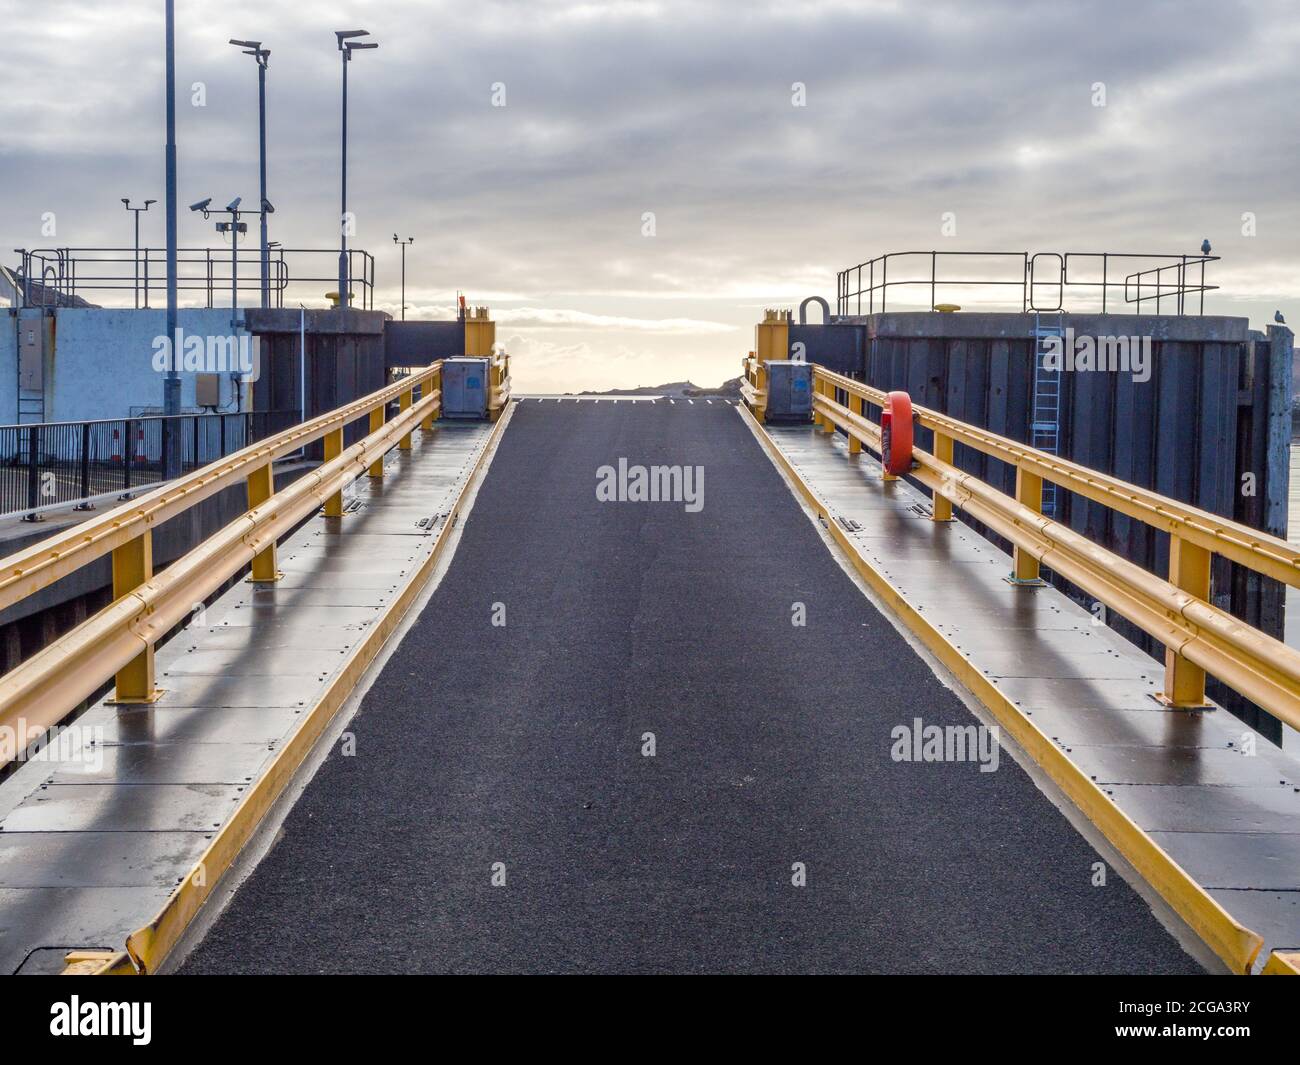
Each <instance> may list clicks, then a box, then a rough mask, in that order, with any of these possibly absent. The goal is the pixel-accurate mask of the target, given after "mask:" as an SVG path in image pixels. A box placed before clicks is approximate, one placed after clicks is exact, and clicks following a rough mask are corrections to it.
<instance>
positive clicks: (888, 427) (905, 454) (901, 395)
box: [880, 392, 912, 476]
mask: <svg viewBox="0 0 1300 1065" xmlns="http://www.w3.org/2000/svg"><path fill="white" fill-rule="evenodd" d="M885 399H886V402H887V404H888V405H887V406H886V407H885V408H884V409H883V410H882V411H881V412H880V452H881V455H880V458H881V465H883V466H884V467H885V472H886V473H892V474H894V475H895V476H902V475H903V474H905V473H907V472H909V471H910V470H911V469H912V397H911V396H909V395H908V394H907V393H906V392H890V393H889V395H888V396H886V397H885Z"/></svg>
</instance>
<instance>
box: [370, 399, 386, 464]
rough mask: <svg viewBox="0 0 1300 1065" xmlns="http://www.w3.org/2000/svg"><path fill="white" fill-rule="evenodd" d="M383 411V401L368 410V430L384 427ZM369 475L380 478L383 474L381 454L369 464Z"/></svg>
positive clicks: (375, 431)
mask: <svg viewBox="0 0 1300 1065" xmlns="http://www.w3.org/2000/svg"><path fill="white" fill-rule="evenodd" d="M385 413H386V409H385V405H384V404H383V403H381V404H379V406H377V407H376V408H375V409H374V410H372V411H371V412H370V431H371V432H372V433H377V432H379V430H380V429H382V428H383V427H384V414H385ZM370 476H371V477H374V478H376V479H380V478H382V477H383V476H384V456H383V455H380V456H379V458H377V459H375V461H374V462H372V463H371V464H370Z"/></svg>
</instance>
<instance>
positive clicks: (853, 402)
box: [845, 392, 867, 455]
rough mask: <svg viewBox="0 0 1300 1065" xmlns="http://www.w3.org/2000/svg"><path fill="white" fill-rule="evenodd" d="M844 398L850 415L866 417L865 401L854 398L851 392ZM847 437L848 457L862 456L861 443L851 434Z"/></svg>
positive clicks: (858, 397) (857, 397)
mask: <svg viewBox="0 0 1300 1065" xmlns="http://www.w3.org/2000/svg"><path fill="white" fill-rule="evenodd" d="M845 398H846V399H847V400H848V401H849V403H848V406H849V413H850V414H856V415H857V416H858V417H859V418H865V417H866V416H867V401H866V400H865V399H863V398H862V397H861V396H855V395H854V394H853V393H852V392H849V393H848V394H847V395H846V396H845ZM848 437H849V454H850V455H860V454H862V441H861V440H859V439H858V438H857V437H856V436H854V435H853V434H852V433H849V434H848Z"/></svg>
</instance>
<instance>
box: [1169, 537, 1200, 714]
mask: <svg viewBox="0 0 1300 1065" xmlns="http://www.w3.org/2000/svg"><path fill="white" fill-rule="evenodd" d="M1210 561H1211V556H1210V552H1209V551H1207V550H1206V549H1205V548H1203V547H1199V546H1198V545H1196V544H1193V543H1189V542H1188V541H1187V540H1184V539H1183V538H1182V537H1181V536H1171V537H1170V538H1169V583H1170V584H1172V585H1173V586H1174V587H1175V588H1177V589H1178V590H1179V591H1180V592H1186V593H1187V594H1188V595H1191V596H1195V597H1196V598H1197V599H1200V600H1203V601H1204V602H1207V603H1208V602H1209V601H1210ZM1156 699H1157V701H1158V702H1161V703H1163V704H1164V705H1165V706H1170V707H1197V706H1207V705H1209V704H1208V703H1206V701H1205V670H1203V669H1202V668H1201V667H1200V666H1198V665H1196V664H1195V663H1193V662H1190V661H1188V660H1187V659H1186V658H1184V657H1183V656H1182V655H1180V654H1179V653H1178V652H1177V651H1175V650H1174V649H1173V648H1172V647H1166V648H1165V690H1164V691H1162V692H1161V693H1160V694H1159V695H1157V696H1156Z"/></svg>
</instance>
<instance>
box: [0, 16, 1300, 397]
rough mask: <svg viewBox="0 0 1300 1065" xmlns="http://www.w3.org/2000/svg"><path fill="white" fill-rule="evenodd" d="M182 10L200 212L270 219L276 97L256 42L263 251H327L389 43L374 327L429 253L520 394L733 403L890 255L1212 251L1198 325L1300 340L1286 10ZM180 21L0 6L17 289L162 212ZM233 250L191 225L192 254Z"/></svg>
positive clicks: (1293, 41)
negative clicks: (344, 110) (755, 332)
mask: <svg viewBox="0 0 1300 1065" xmlns="http://www.w3.org/2000/svg"><path fill="white" fill-rule="evenodd" d="M176 6H177V21H178V49H177V67H178V74H177V80H178V87H179V90H180V92H179V106H178V116H179V117H178V128H179V134H178V140H179V151H180V197H181V203H182V205H184V204H188V203H190V202H192V201H195V200H198V199H201V198H203V197H205V196H212V197H214V198H215V199H216V201H217V202H219V203H225V202H226V201H228V200H229V199H231V198H233V197H234V196H235V195H242V196H243V197H244V198H245V201H246V202H254V201H255V200H256V196H257V185H256V182H257V161H256V73H255V69H254V65H253V61H252V59H250V58H248V57H246V56H242V55H240V54H239V53H238V52H237V51H236V49H234V48H232V47H231V46H229V45H228V44H226V41H227V39H228V38H230V37H246V38H254V39H261V40H262V41H263V42H264V43H265V44H266V46H267V47H269V48H270V49H271V52H272V55H271V60H270V73H269V82H268V84H269V112H270V119H269V129H270V143H271V152H270V188H269V197H270V199H271V200H272V202H273V203H274V204H275V205H276V208H277V210H276V214H275V215H274V218H273V219H272V223H273V224H272V239H276V240H280V241H282V242H283V243H284V244H285V245H286V246H291V247H302V246H311V247H315V246H320V247H327V246H330V245H332V244H333V243H334V242H335V237H334V234H335V233H336V231H337V227H336V219H337V215H338V156H339V149H338V139H339V81H340V76H339V66H340V64H339V56H338V52H337V51H336V50H335V42H334V36H333V33H332V31H333V30H336V29H354V28H357V29H367V30H369V31H371V33H372V34H373V39H374V40H376V41H378V42H379V45H380V47H379V49H378V50H377V51H374V52H368V53H364V54H361V55H359V56H358V57H357V59H356V60H355V61H354V63H353V64H352V67H351V73H350V96H351V149H350V159H351V166H350V171H349V206H350V207H351V208H352V209H353V210H354V211H355V212H356V214H357V227H358V233H357V236H356V238H355V241H354V243H355V244H356V245H357V246H360V247H364V248H367V249H369V250H371V251H372V252H373V253H374V254H375V256H376V259H377V272H378V283H379V292H378V297H377V304H378V305H379V306H380V307H381V308H383V309H388V310H392V311H394V312H396V311H397V309H398V304H399V302H400V300H399V295H398V280H399V271H398V261H399V260H398V252H397V249H396V248H395V247H394V246H393V244H392V235H393V232H394V231H395V230H396V231H399V232H400V233H401V235H402V236H404V237H405V236H414V237H415V238H416V240H415V244H414V245H413V246H412V247H411V249H410V251H409V252H408V275H407V302H408V305H409V308H410V309H409V310H408V316H412V317H419V316H421V315H428V316H445V315H446V314H448V313H449V310H450V307H451V306H452V303H453V300H454V296H455V293H456V291H457V290H462V291H464V292H465V293H466V294H467V296H468V298H469V300H470V302H471V303H488V304H489V305H490V306H491V307H492V309H493V311H494V314H495V317H496V318H497V320H498V322H499V323H500V325H499V326H498V338H499V339H501V340H503V341H504V342H505V343H506V345H507V347H508V348H509V349H510V350H511V352H512V353H513V354H514V355H515V361H514V364H513V368H514V371H515V374H516V381H517V386H518V387H519V388H520V389H521V390H524V391H528V390H538V391H540V390H547V391H550V390H565V389H576V388H599V387H606V386H627V385H637V384H657V383H661V382H666V381H671V380H679V379H682V378H686V377H689V378H691V379H693V380H695V381H696V382H697V383H701V384H716V383H718V382H720V381H721V380H723V379H724V378H726V377H730V376H734V375H735V373H736V372H737V370H738V360H739V359H740V358H741V357H742V356H743V354H744V353H745V352H746V351H747V350H748V349H749V347H750V346H751V345H752V326H753V323H754V321H755V320H756V319H757V317H759V316H760V315H761V311H762V308H763V307H764V306H771V305H784V306H790V305H792V304H793V303H796V302H797V301H798V300H799V299H801V298H802V297H804V296H807V295H822V296H825V297H827V298H832V297H833V296H834V292H835V272H836V270H837V269H841V268H843V267H845V266H848V265H851V264H853V263H857V262H859V261H862V260H864V259H867V258H870V257H872V256H874V255H878V254H880V253H882V252H886V251H898V250H913V249H924V250H930V249H938V250H944V251H947V250H953V251H956V250H996V251H1001V250H1007V251H1024V250H1030V251H1102V250H1105V251H1117V252H1173V253H1183V252H1189V253H1194V252H1195V251H1196V250H1197V248H1198V247H1199V245H1200V243H1201V240H1202V239H1203V238H1205V237H1209V238H1210V239H1211V241H1212V242H1213V245H1214V251H1215V253H1216V254H1221V255H1222V256H1223V261H1222V262H1220V263H1216V264H1214V267H1213V268H1212V269H1213V272H1212V276H1211V277H1210V278H1209V280H1211V281H1212V282H1214V283H1217V284H1219V285H1220V286H1222V287H1221V290H1220V291H1219V292H1217V293H1214V294H1213V295H1212V296H1211V297H1210V298H1209V300H1208V302H1207V310H1210V311H1214V312H1217V313H1226V314H1241V315H1248V316H1249V317H1250V318H1251V320H1252V324H1254V325H1255V326H1257V327H1262V325H1263V324H1264V323H1265V321H1266V320H1269V319H1271V317H1272V313H1273V310H1274V309H1275V308H1281V309H1282V310H1283V311H1284V313H1287V314H1288V318H1289V320H1290V321H1292V322H1295V321H1300V209H1298V208H1297V204H1296V195H1295V193H1296V189H1297V187H1300V122H1298V121H1297V117H1296V116H1297V106H1298V105H1300V20H1297V19H1296V17H1295V15H1296V11H1295V5H1294V2H1293V0H1278V2H1271V0H1259V2H1234V0H1213V2H1200V0H1183V2H1168V3H1152V2H1145V0H1125V2H1120V3H1109V2H1104V0H1103V2H1097V0H1093V2H1080V3H1069V2H1042V3H1029V2H1027V0H1017V2H1009V3H998V2H996V0H982V2H980V3H972V2H961V3H945V2H942V0H924V2H898V3H891V2H883V0H882V2H857V3H838V2H820V3H819V2H816V0H800V2H797V3H795V2H788V3H784V4H763V3H757V2H735V3H726V4H722V3H718V4H709V3H681V4H678V3H674V2H651V0H646V2H639V0H624V2H620V0H609V2H603V3H578V4H571V3H543V2H538V0H529V2H519V3H513V2H494V0H476V2H475V3H472V4H468V3H438V2H430V0H406V2H402V0H383V2H378V0H373V2H368V0H351V2H343V3H336V2H333V0H313V2H312V3H310V4H307V3H284V2H282V3H269V2H267V0H260V2H256V3H255V2H251V0H177V5H176ZM162 10H163V4H162V0H93V2H78V0H43V2H41V3H32V2H30V0H0V26H3V27H4V29H5V36H6V44H7V48H6V49H5V59H4V63H5V66H6V71H5V73H6V77H5V92H4V93H3V94H0V130H2V131H3V132H2V133H0V173H2V176H3V185H2V188H3V196H2V197H0V239H3V241H4V245H3V247H4V249H5V251H4V253H3V254H5V255H9V252H8V249H12V248H18V247H39V246H50V245H60V246H78V247H80V246H118V245H123V244H128V243H129V240H130V234H131V230H130V219H129V216H128V215H126V213H125V212H124V211H123V208H122V205H121V203H120V198H121V197H123V196H131V197H134V198H137V199H143V198H146V197H152V198H157V199H161V197H162V192H163V151H162V146H163V140H164V127H163V52H162V43H163V37H162ZM195 83H202V91H201V95H202V96H203V98H204V99H203V103H204V106H194V105H193V102H192V99H193V97H194V93H195V90H194V89H193V87H194V86H195ZM797 83H798V84H801V85H802V86H803V87H804V88H803V90H802V92H800V90H799V89H798V88H797V87H796V85H797ZM1098 83H1101V85H1102V86H1103V88H1102V92H1103V93H1104V106H1098V101H1099V100H1100V99H1101V97H1100V96H1099V92H1098V88H1097V86H1098ZM502 90H504V104H505V106H494V103H498V104H499V103H501V102H502ZM494 95H495V100H494ZM159 206H160V205H159ZM46 212H54V216H55V220H56V224H57V234H56V237H54V238H51V237H48V236H43V235H42V233H41V225H42V216H43V215H44V214H45V213H46ZM1247 213H1249V215H1250V216H1251V217H1253V220H1254V225H1253V229H1254V232H1253V235H1250V234H1249V233H1248V232H1244V230H1249V229H1250V228H1251V226H1250V225H1248V224H1246V223H1243V215H1247ZM647 214H651V215H653V235H648V234H647V229H648V226H647V223H646V221H645V219H646V217H647ZM945 215H950V216H951V218H950V223H949V226H948V228H949V229H952V228H953V226H954V225H955V232H954V233H945V232H944V229H943V225H944V219H945ZM144 239H145V241H146V242H149V243H153V244H155V245H157V244H160V243H161V241H162V215H161V211H160V210H159V207H155V208H154V209H153V211H152V212H151V213H150V214H149V215H146V216H145V221H144ZM218 239H219V238H216V237H215V235H214V234H212V232H211V222H207V223H204V222H203V221H202V220H201V219H200V218H199V217H198V216H193V215H190V214H189V213H188V212H183V213H182V217H181V241H182V244H183V245H185V246H192V247H203V246H205V245H208V244H213V245H215V244H216V241H217V240H218ZM11 258H12V257H11ZM8 261H9V260H6V262H8ZM324 261H325V262H328V256H326V257H324ZM11 265H12V263H11ZM329 270H330V266H328V265H326V267H325V269H324V270H323V271H322V272H324V273H328V272H329ZM329 287H333V286H329V285H324V284H322V285H313V286H311V291H310V292H304V293H303V294H302V295H301V296H300V298H303V299H305V300H307V301H308V302H309V303H313V302H315V303H323V300H322V298H321V294H322V293H323V292H324V291H325V289H326V288H329ZM317 289H319V291H316V290H317ZM101 302H108V301H106V300H101Z"/></svg>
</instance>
